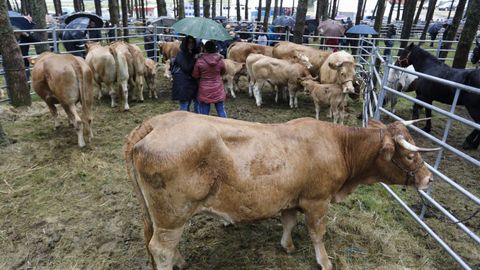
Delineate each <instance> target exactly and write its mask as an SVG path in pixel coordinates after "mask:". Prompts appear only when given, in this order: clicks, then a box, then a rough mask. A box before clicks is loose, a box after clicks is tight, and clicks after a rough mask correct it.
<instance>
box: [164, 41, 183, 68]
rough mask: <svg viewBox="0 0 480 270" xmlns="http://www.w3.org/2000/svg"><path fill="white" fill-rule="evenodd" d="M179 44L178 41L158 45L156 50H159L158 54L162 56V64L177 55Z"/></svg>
mask: <svg viewBox="0 0 480 270" xmlns="http://www.w3.org/2000/svg"><path fill="white" fill-rule="evenodd" d="M180 44H181V42H180V41H178V40H175V41H171V42H159V43H158V48H159V50H160V54H161V55H162V62H163V63H165V62H166V61H167V60H170V59H172V58H173V57H175V56H176V55H177V53H178V52H179V51H180Z"/></svg>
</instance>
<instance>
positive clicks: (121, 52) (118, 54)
mask: <svg viewBox="0 0 480 270" xmlns="http://www.w3.org/2000/svg"><path fill="white" fill-rule="evenodd" d="M110 52H111V53H112V55H113V58H114V59H115V67H116V70H117V87H118V88H119V91H120V93H121V94H122V99H123V102H124V103H123V110H125V111H128V110H129V109H130V106H129V105H128V78H129V76H130V75H129V70H133V66H132V61H131V59H132V55H131V53H130V51H129V50H128V47H127V46H126V45H125V43H124V42H113V43H112V44H110ZM129 59H130V60H129Z"/></svg>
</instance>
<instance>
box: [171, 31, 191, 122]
mask: <svg viewBox="0 0 480 270" xmlns="http://www.w3.org/2000/svg"><path fill="white" fill-rule="evenodd" d="M196 53H197V50H196V41H195V38H193V37H192V36H186V37H185V38H184V39H183V41H182V44H181V45H180V52H178V54H177V55H176V56H175V58H173V59H172V60H171V64H170V71H171V73H172V78H173V86H172V99H173V100H178V101H179V104H180V110H181V111H189V110H190V104H191V103H192V100H193V103H194V105H193V106H194V108H193V109H194V112H196V113H198V105H197V102H196V100H195V98H196V96H197V91H198V85H197V80H196V79H195V78H193V77H192V71H193V67H194V66H195V54H196Z"/></svg>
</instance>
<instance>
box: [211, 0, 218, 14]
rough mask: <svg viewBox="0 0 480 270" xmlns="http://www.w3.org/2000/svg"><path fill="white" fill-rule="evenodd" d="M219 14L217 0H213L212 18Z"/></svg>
mask: <svg viewBox="0 0 480 270" xmlns="http://www.w3.org/2000/svg"><path fill="white" fill-rule="evenodd" d="M216 16H217V0H212V19H213V18H215V17H216Z"/></svg>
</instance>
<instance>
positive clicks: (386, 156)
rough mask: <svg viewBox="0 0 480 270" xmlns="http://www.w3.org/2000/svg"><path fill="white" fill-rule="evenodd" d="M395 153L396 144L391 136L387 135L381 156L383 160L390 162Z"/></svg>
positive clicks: (384, 138)
mask: <svg viewBox="0 0 480 270" xmlns="http://www.w3.org/2000/svg"><path fill="white" fill-rule="evenodd" d="M394 153H395V143H394V142H393V140H392V137H391V136H390V135H385V137H383V142H382V148H381V149H380V156H381V157H382V159H383V160H385V161H390V160H392V157H393V154H394Z"/></svg>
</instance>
